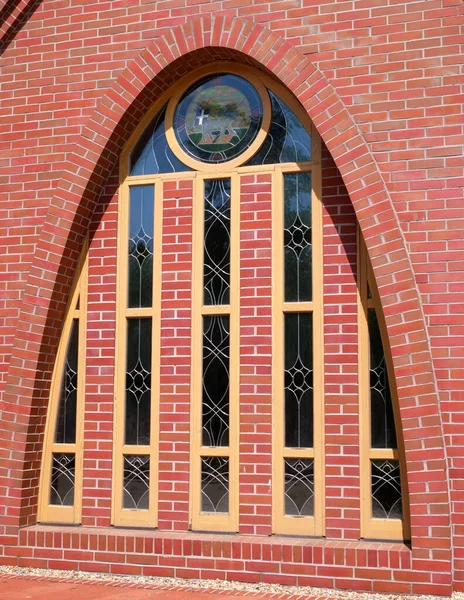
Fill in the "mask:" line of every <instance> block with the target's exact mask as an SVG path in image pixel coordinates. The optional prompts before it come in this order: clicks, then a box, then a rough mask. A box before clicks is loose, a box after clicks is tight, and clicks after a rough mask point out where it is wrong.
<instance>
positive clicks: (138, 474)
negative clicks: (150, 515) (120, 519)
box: [123, 454, 150, 510]
mask: <svg viewBox="0 0 464 600" xmlns="http://www.w3.org/2000/svg"><path fill="white" fill-rule="evenodd" d="M149 493H150V457H149V456H143V455H138V454H133V455H127V456H125V457H124V483H123V507H124V508H130V509H133V510H146V509H148V504H149Z"/></svg>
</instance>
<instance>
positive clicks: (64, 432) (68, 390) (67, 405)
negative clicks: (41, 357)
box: [55, 319, 79, 444]
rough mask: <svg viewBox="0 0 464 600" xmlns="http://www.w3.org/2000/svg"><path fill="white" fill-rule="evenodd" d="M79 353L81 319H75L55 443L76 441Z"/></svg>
mask: <svg viewBox="0 0 464 600" xmlns="http://www.w3.org/2000/svg"><path fill="white" fill-rule="evenodd" d="M78 353H79V320H78V319H73V321H72V326H71V334H70V337H69V342H68V347H67V349H66V358H65V363H64V372H63V378H62V382H61V394H60V403H59V409H58V418H57V421H56V430H55V444H60V443H61V444H74V443H75V441H76V410H77V381H78V370H79V367H78Z"/></svg>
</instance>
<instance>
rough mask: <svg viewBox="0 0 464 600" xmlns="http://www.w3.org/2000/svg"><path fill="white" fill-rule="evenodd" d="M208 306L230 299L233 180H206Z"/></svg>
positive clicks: (226, 302) (206, 301) (205, 262)
mask: <svg viewBox="0 0 464 600" xmlns="http://www.w3.org/2000/svg"><path fill="white" fill-rule="evenodd" d="M204 240H205V241H204V267H203V272H204V290H203V302H204V304H205V305H211V304H229V302H230V300H229V298H230V179H207V180H206V181H205V232H204Z"/></svg>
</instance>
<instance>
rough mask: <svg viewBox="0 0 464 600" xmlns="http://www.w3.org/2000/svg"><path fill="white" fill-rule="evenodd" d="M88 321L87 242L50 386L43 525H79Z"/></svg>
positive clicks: (42, 479) (42, 483)
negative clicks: (45, 523) (44, 523)
mask: <svg viewBox="0 0 464 600" xmlns="http://www.w3.org/2000/svg"><path fill="white" fill-rule="evenodd" d="M86 320H87V241H86V242H85V243H84V247H83V249H82V253H81V258H80V259H79V262H78V265H77V268H76V275H75V279H74V283H73V285H72V288H71V292H70V296H69V302H68V307H67V310H66V315H65V318H64V322H63V331H62V333H61V339H60V342H59V346H58V351H57V356H56V361H55V368H54V371H53V376H52V382H51V386H50V401H49V407H48V412H47V422H46V426H45V434H44V450H43V455H42V468H41V477H40V487H39V505H38V521H39V522H53V523H74V524H75V523H79V521H80V519H81V504H82V468H83V456H82V442H83V413H84V398H85V348H86V344H85V341H86Z"/></svg>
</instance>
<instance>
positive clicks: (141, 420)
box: [125, 319, 151, 446]
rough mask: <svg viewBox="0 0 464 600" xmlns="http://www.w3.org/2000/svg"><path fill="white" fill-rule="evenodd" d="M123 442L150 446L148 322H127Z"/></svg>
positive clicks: (133, 320)
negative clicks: (124, 433) (124, 432)
mask: <svg viewBox="0 0 464 600" xmlns="http://www.w3.org/2000/svg"><path fill="white" fill-rule="evenodd" d="M126 364H127V369H126V420H125V431H126V435H125V443H126V444H133V445H136V446H137V445H145V444H149V443H150V409H151V319H128V320H127V362H126Z"/></svg>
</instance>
